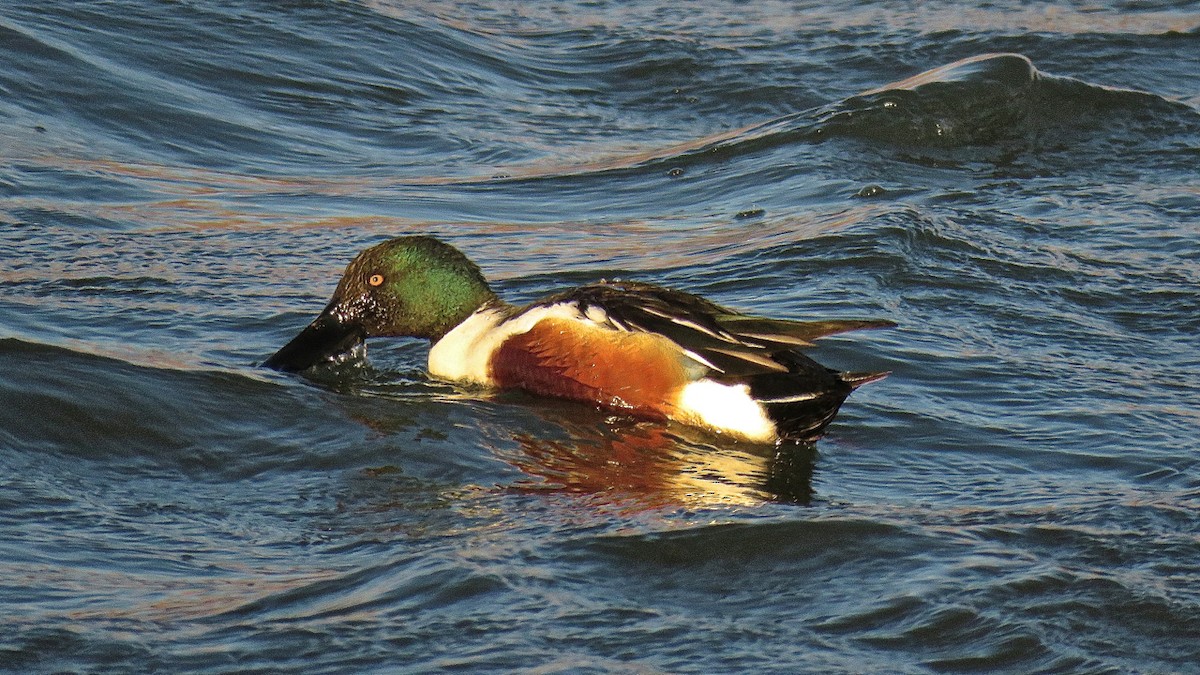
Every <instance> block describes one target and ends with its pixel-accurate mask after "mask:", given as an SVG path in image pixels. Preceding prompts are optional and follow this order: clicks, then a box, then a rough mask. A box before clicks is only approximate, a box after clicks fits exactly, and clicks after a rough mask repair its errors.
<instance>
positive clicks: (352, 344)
mask: <svg viewBox="0 0 1200 675" xmlns="http://www.w3.org/2000/svg"><path fill="white" fill-rule="evenodd" d="M363 339H364V333H363V329H362V327H361V326H359V325H357V324H353V323H347V322H345V321H343V320H341V319H339V318H338V315H337V314H335V313H332V312H330V311H329V310H326V311H325V312H322V313H321V315H320V316H318V317H317V318H316V320H314V321H313V322H312V323H310V324H309V325H308V327H307V328H305V329H304V330H302V331H300V334H299V335H297V336H296V337H294V338H292V341H291V342H289V343H287V344H286V345H284V346H283V348H282V349H280V350H279V351H277V352H275V354H274V355H272V356H271V358H269V359H267V360H266V361H265V362H263V365H264V366H266V367H267V368H274V369H275V370H282V371H285V372H289V373H297V372H300V371H302V370H307V369H309V368H311V367H313V366H315V365H318V364H320V363H326V362H329V361H333V360H336V359H337V358H338V357H340V356H343V355H345V354H348V353H350V352H351V351H353V350H354V349H355V348H357V347H358V346H360V345H362V344H363Z"/></svg>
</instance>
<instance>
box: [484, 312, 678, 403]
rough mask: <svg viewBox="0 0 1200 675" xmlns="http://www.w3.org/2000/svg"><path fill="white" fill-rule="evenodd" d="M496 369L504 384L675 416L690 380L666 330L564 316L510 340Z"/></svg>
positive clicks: (499, 354)
mask: <svg viewBox="0 0 1200 675" xmlns="http://www.w3.org/2000/svg"><path fill="white" fill-rule="evenodd" d="M491 369H492V377H493V378H495V381H496V383H497V384H498V385H499V386H501V387H514V388H520V389H524V390H525V391H528V392H530V393H533V394H538V395H541V396H554V397H558V398H568V399H573V400H577V401H587V402H590V403H595V404H597V405H600V406H603V407H606V408H615V409H620V410H628V411H630V412H634V413H637V414H639V415H642V416H646V417H652V418H660V419H661V418H666V417H670V416H671V414H672V412H673V411H674V409H675V401H676V399H677V397H678V392H679V389H680V388H681V387H683V386H684V385H685V384H687V382H688V374H687V370H686V369H685V367H684V357H683V355H682V353H681V352H680V351H679V348H678V347H676V346H675V344H674V343H672V342H671V341H670V340H668V339H666V338H664V337H662V336H661V335H654V334H650V333H625V332H620V331H613V330H606V329H603V328H596V327H593V326H589V325H587V324H586V323H584V322H581V321H568V320H562V319H546V320H544V321H540V322H538V324H537V325H535V326H534V327H533V328H532V329H531V330H530V331H528V332H526V333H522V334H520V335H514V336H513V337H511V338H509V339H508V340H506V341H505V342H504V344H502V345H501V346H500V348H499V349H497V350H496V353H495V354H493V355H492V361H491Z"/></svg>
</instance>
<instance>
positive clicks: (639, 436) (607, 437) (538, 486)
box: [505, 408, 817, 510]
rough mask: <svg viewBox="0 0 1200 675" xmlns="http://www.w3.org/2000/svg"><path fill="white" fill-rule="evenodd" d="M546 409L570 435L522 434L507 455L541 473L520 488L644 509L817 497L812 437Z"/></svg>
mask: <svg viewBox="0 0 1200 675" xmlns="http://www.w3.org/2000/svg"><path fill="white" fill-rule="evenodd" d="M541 412H542V413H543V414H544V415H546V416H547V419H548V421H552V422H554V423H556V424H557V425H561V426H562V428H563V429H564V430H566V431H567V432H568V434H569V437H568V438H567V439H562V440H551V439H548V438H545V437H543V436H542V435H534V434H526V433H522V434H516V435H514V438H515V440H516V441H517V443H518V444H519V445H520V448H521V452H520V453H519V454H516V455H515V456H514V455H510V456H507V457H506V458H505V459H506V460H507V461H509V462H512V463H513V464H514V465H515V466H516V467H517V468H519V469H521V470H522V471H524V472H525V473H527V474H529V475H530V476H531V477H534V478H536V479H538V480H537V481H536V482H532V483H521V484H518V485H515V486H513V488H512V489H515V490H522V491H526V490H527V491H530V492H567V493H572V494H580V495H586V496H589V497H590V498H591V499H592V500H593V502H594V503H597V504H606V505H616V506H619V507H621V508H623V509H630V508H633V509H636V510H641V509H661V508H668V509H669V508H675V507H685V508H689V507H708V506H719V505H726V506H728V505H740V504H759V503H762V502H763V501H764V500H777V501H785V502H793V503H798V504H807V503H809V502H810V501H811V499H812V474H813V465H814V463H815V461H816V457H817V451H816V447H815V446H814V445H812V444H809V443H788V444H783V445H780V446H779V447H770V446H762V445H755V444H750V445H733V444H724V445H722V446H719V447H717V446H712V445H710V444H708V443H707V442H706V440H711V439H704V438H702V434H700V433H698V432H693V434H695V435H694V436H693V435H692V434H689V429H688V428H686V427H679V426H672V425H668V426H662V425H656V424H646V423H644V422H643V423H638V422H635V421H632V420H620V419H612V418H610V419H608V420H602V419H599V418H598V417H597V418H595V419H587V417H588V416H585V418H584V419H580V418H579V416H578V415H570V414H569V413H566V412H565V411H562V410H557V411H555V410H549V409H546V408H542V409H541Z"/></svg>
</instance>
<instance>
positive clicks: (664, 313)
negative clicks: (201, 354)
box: [265, 236, 892, 441]
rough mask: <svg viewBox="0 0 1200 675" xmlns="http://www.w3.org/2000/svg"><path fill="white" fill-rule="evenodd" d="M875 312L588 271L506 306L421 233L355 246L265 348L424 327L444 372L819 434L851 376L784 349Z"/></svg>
mask: <svg viewBox="0 0 1200 675" xmlns="http://www.w3.org/2000/svg"><path fill="white" fill-rule="evenodd" d="M889 325H892V324H891V323H890V322H886V321H846V320H835V321H805V322H800V321H785V320H780V319H767V318H761V317H755V316H749V315H746V314H741V313H739V312H735V311H733V310H730V309H726V308H724V307H721V306H719V305H716V304H714V303H712V302H709V301H708V300H705V299H703V298H700V297H697V296H695V295H691V294H688V293H683V292H681V291H675V290H670V289H666V288H661V287H658V286H652V285H650V284H644V283H617V282H611V283H610V282H601V283H596V284H589V285H586V286H583V287H580V288H577V289H574V290H571V291H567V292H564V293H560V294H558V295H554V296H551V297H548V298H546V299H543V300H540V301H537V302H535V303H533V304H531V305H529V306H527V307H524V308H517V307H514V306H512V305H509V304H507V303H505V302H503V301H501V300H500V299H499V298H498V297H497V296H496V294H495V293H493V292H492V290H491V289H490V288H489V287H488V284H487V282H486V281H485V279H484V277H483V273H482V272H481V271H480V270H479V268H478V267H477V266H476V265H475V264H474V263H472V262H471V261H470V260H468V259H467V257H466V256H464V255H463V254H462V253H461V252H459V251H458V250H457V249H455V248H453V247H451V246H449V245H447V244H444V243H442V242H440V241H438V240H436V239H433V238H431V237H421V236H410V237H399V238H396V239H391V240H389V241H386V242H383V243H382V244H379V245H376V246H374V247H371V248H369V249H367V250H366V251H363V252H362V253H360V254H359V255H358V256H357V257H356V258H355V259H354V260H353V261H352V262H351V263H350V265H349V266H348V267H347V268H346V272H345V274H344V275H343V277H342V280H341V282H340V283H339V284H338V287H337V290H336V291H335V292H334V295H333V299H332V300H331V301H330V302H329V305H328V306H327V307H326V308H325V311H324V312H322V313H321V315H320V316H318V317H317V318H316V320H314V321H313V322H312V323H311V324H310V325H309V326H308V327H307V328H305V329H304V330H303V331H302V332H301V333H300V334H299V335H297V336H296V337H295V338H294V339H292V341H291V342H289V343H288V344H287V345H285V346H284V347H283V348H282V349H280V350H279V351H278V352H277V353H276V354H275V355H273V356H272V357H271V358H270V359H268V360H267V362H266V364H265V365H267V366H269V367H272V368H276V369H279V370H287V371H299V370H304V369H306V368H308V367H310V366H313V365H315V364H317V363H320V362H322V361H325V360H327V359H330V358H333V357H336V356H338V355H340V354H342V353H345V352H347V351H349V350H351V349H353V348H354V347H356V346H357V345H359V344H361V343H362V341H363V339H364V338H366V337H372V336H405V335H407V336H414V337H423V338H428V339H430V340H432V341H433V343H434V344H433V348H432V349H431V350H430V352H429V371H430V372H431V373H432V374H433V375H434V376H435V377H439V378H442V379H446V380H451V381H457V382H464V383H472V384H477V385H484V386H488V387H497V388H517V389H523V390H525V391H528V392H531V393H534V394H538V395H545V396H556V397H560V398H567V399H572V400H577V401H585V402H589V403H592V404H595V405H598V406H600V407H602V408H606V409H611V410H618V411H623V412H627V413H630V414H632V415H634V416H637V417H642V418H650V419H672V420H678V421H681V422H685V423H688V424H694V425H698V426H702V427H706V428H709V429H712V430H716V431H719V432H722V433H727V434H730V435H732V436H735V437H740V438H745V439H749V440H754V441H779V440H807V439H812V438H815V437H817V436H819V435H820V434H821V433H822V431H823V430H824V429H825V427H826V426H827V425H828V424H829V422H830V421H831V420H832V419H833V417H834V415H835V414H837V411H838V408H839V407H840V406H841V404H842V402H843V401H844V400H845V399H846V396H848V395H849V394H850V392H851V391H853V390H854V389H855V388H856V387H858V386H859V385H861V384H863V383H866V382H870V381H872V380H876V379H879V378H880V377H882V376H883V375H884V374H883V373H861V374H848V373H839V372H837V371H834V370H831V369H828V368H825V367H824V366H821V365H820V364H818V363H816V362H815V361H813V360H811V359H809V358H808V357H806V356H804V355H802V354H800V353H799V352H798V351H796V349H797V348H799V347H804V346H809V345H810V341H811V340H813V339H816V338H819V337H823V336H825V335H830V334H833V333H839V332H843V331H847V330H854V329H858V328H870V327H879V326H889Z"/></svg>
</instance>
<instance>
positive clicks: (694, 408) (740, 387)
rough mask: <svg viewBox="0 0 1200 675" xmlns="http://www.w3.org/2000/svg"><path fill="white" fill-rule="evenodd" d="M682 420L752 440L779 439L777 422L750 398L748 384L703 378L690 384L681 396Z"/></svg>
mask: <svg viewBox="0 0 1200 675" xmlns="http://www.w3.org/2000/svg"><path fill="white" fill-rule="evenodd" d="M679 410H680V413H681V415H680V417H681V419H680V421H681V422H691V423H693V424H699V425H701V426H706V427H709V428H711V429H716V430H718V431H724V432H728V433H733V434H736V435H738V436H742V437H745V438H748V439H750V440H752V441H762V442H769V441H773V440H775V437H776V433H777V432H776V429H775V423H774V422H772V421H771V419H770V418H769V417H767V413H766V411H765V410H763V407H762V406H761V405H759V404H758V402H757V401H755V400H754V399H753V398H750V387H749V386H748V385H745V384H721V383H720V382H716V381H714V380H709V379H703V380H697V381H695V382H692V383H691V384H688V385H687V386H685V387H684V388H683V391H682V392H681V393H680V395H679Z"/></svg>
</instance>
